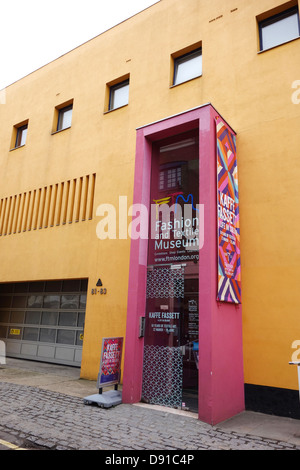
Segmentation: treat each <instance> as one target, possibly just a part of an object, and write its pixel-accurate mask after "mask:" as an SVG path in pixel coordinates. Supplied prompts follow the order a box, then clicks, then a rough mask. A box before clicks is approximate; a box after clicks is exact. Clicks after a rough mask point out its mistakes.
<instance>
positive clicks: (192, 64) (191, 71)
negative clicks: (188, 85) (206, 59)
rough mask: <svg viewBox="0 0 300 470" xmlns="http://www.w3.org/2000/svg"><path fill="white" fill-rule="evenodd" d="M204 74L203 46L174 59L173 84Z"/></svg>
mask: <svg viewBox="0 0 300 470" xmlns="http://www.w3.org/2000/svg"><path fill="white" fill-rule="evenodd" d="M201 75H202V48H199V49H197V50H194V51H193V52H189V53H188V54H184V55H182V56H180V57H176V58H175V59H174V77H173V85H179V84H180V83H184V82H187V81H188V80H192V79H193V78H197V77H200V76H201Z"/></svg>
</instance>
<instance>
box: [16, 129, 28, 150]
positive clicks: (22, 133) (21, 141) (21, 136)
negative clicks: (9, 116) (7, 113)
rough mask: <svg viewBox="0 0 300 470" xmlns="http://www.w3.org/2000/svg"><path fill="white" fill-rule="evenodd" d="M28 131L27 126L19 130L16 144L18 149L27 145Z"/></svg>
mask: <svg viewBox="0 0 300 470" xmlns="http://www.w3.org/2000/svg"><path fill="white" fill-rule="evenodd" d="M27 129H28V125H27V124H25V125H24V126H21V127H18V128H17V136H16V142H15V147H16V148H17V147H22V145H25V143H26V137H27Z"/></svg>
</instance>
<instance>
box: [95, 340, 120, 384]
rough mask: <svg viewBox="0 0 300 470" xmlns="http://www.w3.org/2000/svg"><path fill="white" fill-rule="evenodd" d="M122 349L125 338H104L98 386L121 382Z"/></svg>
mask: <svg viewBox="0 0 300 470" xmlns="http://www.w3.org/2000/svg"><path fill="white" fill-rule="evenodd" d="M122 349H123V338H103V340H102V353H101V364H100V372H99V376H98V388H101V386H107V385H113V384H118V383H119V381H120V378H121V360H122Z"/></svg>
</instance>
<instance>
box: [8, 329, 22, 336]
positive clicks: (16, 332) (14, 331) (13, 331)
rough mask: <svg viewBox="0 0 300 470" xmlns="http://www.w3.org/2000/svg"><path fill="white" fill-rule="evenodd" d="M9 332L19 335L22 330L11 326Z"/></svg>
mask: <svg viewBox="0 0 300 470" xmlns="http://www.w3.org/2000/svg"><path fill="white" fill-rule="evenodd" d="M9 334H10V335H16V336H18V335H20V334H21V330H19V329H17V328H11V329H10V331H9Z"/></svg>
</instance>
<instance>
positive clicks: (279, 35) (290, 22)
mask: <svg viewBox="0 0 300 470" xmlns="http://www.w3.org/2000/svg"><path fill="white" fill-rule="evenodd" d="M259 36H260V50H261V51H264V50H266V49H270V48H272V47H275V46H279V45H280V44H283V43H285V42H288V41H291V40H293V39H296V38H298V37H299V36H300V23H299V10H298V7H294V8H290V9H288V10H285V11H283V12H282V13H279V14H277V15H273V16H271V17H270V18H267V19H265V20H263V21H260V22H259Z"/></svg>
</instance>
